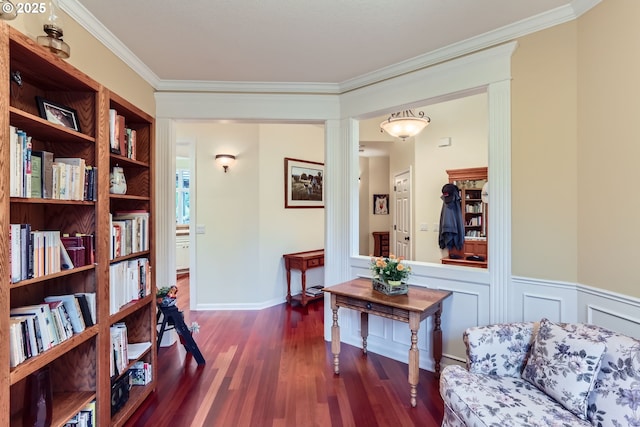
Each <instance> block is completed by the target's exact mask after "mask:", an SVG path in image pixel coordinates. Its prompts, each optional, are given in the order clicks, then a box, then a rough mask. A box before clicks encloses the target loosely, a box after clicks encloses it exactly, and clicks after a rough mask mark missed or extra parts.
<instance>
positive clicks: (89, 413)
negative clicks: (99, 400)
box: [63, 400, 97, 427]
mask: <svg viewBox="0 0 640 427" xmlns="http://www.w3.org/2000/svg"><path fill="white" fill-rule="evenodd" d="M96 425H97V420H96V401H95V400H94V401H92V402H90V403H89V404H87V406H85V407H84V408H82V409H81V410H80V412H78V413H77V414H75V415H74V416H73V417H72V418H71V419H70V420H69V421H67V422H66V424H64V425H63V427H95V426H96Z"/></svg>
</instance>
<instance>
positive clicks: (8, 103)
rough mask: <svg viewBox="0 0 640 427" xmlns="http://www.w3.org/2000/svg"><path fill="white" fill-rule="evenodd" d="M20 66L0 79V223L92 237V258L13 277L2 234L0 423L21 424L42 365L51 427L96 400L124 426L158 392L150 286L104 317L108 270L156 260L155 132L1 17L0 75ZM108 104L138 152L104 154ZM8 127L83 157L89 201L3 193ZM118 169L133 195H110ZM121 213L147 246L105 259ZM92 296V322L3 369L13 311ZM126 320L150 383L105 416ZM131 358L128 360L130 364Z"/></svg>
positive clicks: (39, 146)
mask: <svg viewBox="0 0 640 427" xmlns="http://www.w3.org/2000/svg"><path fill="white" fill-rule="evenodd" d="M14 71H19V72H20V74H21V76H22V86H18V85H17V84H15V83H11V84H10V85H9V84H6V83H5V84H3V85H0V141H2V143H1V144H0V171H1V172H0V227H3V229H4V230H8V229H9V224H16V223H20V224H23V223H28V224H31V225H32V230H59V231H60V232H61V233H68V234H70V235H74V234H76V233H81V234H90V235H93V236H94V241H93V245H94V249H95V262H94V263H91V264H88V265H84V266H81V267H78V268H73V269H70V270H63V271H60V272H56V273H52V274H48V275H44V276H40V277H35V278H27V279H24V280H20V281H17V282H15V283H12V281H11V265H10V263H11V261H10V258H11V257H10V249H11V248H10V240H9V233H6V232H5V233H0V277H3V278H4V279H3V281H1V282H0V284H1V285H0V340H1V342H2V343H4V345H3V346H2V349H1V350H0V369H2V372H0V425H3V426H13V425H21V417H22V411H23V398H24V394H25V382H26V379H27V378H28V377H29V376H30V375H31V374H33V373H35V372H36V371H38V370H39V369H42V368H44V367H48V368H50V373H51V381H52V386H53V387H52V388H53V421H52V425H53V426H61V425H64V424H65V423H66V422H67V421H68V420H69V419H70V418H71V417H73V416H74V415H75V414H76V413H77V412H78V411H80V409H82V408H83V407H84V406H85V405H87V404H88V403H89V402H91V401H92V400H94V399H95V400H96V420H95V421H96V424H97V425H100V426H110V425H113V426H119V425H123V424H124V423H125V422H126V420H127V418H129V417H130V415H131V414H132V413H133V412H134V411H135V409H136V408H137V407H138V406H139V405H140V404H141V403H142V401H143V400H144V399H145V398H146V397H147V396H148V395H149V394H150V393H151V392H152V391H153V390H154V389H155V386H156V382H155V378H157V374H156V369H157V366H156V365H157V363H156V352H155V338H156V329H155V325H156V319H155V298H154V296H155V282H154V280H153V275H151V280H150V282H149V286H148V288H149V293H148V295H146V296H142V297H141V298H139V299H138V300H136V301H132V302H131V303H130V304H126V305H125V306H123V307H122V308H121V309H120V310H118V312H117V313H114V314H112V313H110V306H109V300H110V292H111V291H112V289H110V280H109V273H110V266H111V265H112V264H113V263H117V262H123V261H126V262H130V261H131V260H135V259H136V258H147V259H148V260H149V265H150V266H151V268H153V266H155V248H154V236H153V208H154V200H155V198H154V196H155V195H154V177H153V166H154V161H155V154H154V129H155V121H154V118H153V117H151V116H150V115H148V114H146V113H144V112H143V111H141V110H140V109H138V108H137V107H136V106H135V105H132V104H130V103H129V102H128V101H127V100H126V99H124V98H122V97H120V96H119V95H117V94H115V93H113V92H111V91H109V90H108V89H107V88H105V87H104V86H102V85H100V84H99V83H98V82H96V81H94V80H93V79H91V78H90V77H89V76H87V75H86V74H84V73H82V72H80V71H79V70H77V69H75V68H74V67H73V66H71V65H69V64H68V63H67V62H65V61H63V60H61V59H59V58H58V57H56V56H54V55H53V54H51V53H50V52H48V51H46V50H45V49H43V48H41V47H40V46H38V45H37V44H36V43H35V42H34V41H33V40H31V39H30V38H28V37H26V36H25V35H23V34H21V33H20V32H19V31H17V30H16V29H14V28H12V27H10V26H8V25H7V24H6V23H5V22H1V21H0V75H1V76H3V77H2V78H3V79H4V81H5V82H8V81H9V80H10V75H11V73H12V72H14ZM36 96H38V97H41V98H44V99H47V100H50V101H52V102H54V103H57V104H60V105H63V106H66V107H68V108H70V109H73V110H75V112H76V118H77V121H78V123H79V128H80V131H76V130H73V129H70V128H65V127H64V126H61V125H58V124H54V123H52V122H49V121H48V120H46V119H43V118H42V117H41V116H40V112H39V109H38V105H37V102H36V99H35V98H36ZM112 108H115V109H117V110H118V111H119V112H120V114H122V115H123V116H124V117H125V119H126V122H127V124H128V125H129V126H131V127H132V128H134V129H136V131H137V146H136V149H137V151H136V154H137V155H136V158H135V159H131V158H128V157H127V156H126V155H119V154H113V153H111V151H110V138H109V135H110V131H109V110H110V109H112ZM10 126H14V127H16V128H19V129H21V130H24V131H25V132H27V134H28V135H29V136H30V137H31V138H32V143H33V149H34V150H45V151H49V152H53V153H54V155H55V157H72V158H82V159H84V161H85V163H86V164H87V165H91V166H94V167H96V168H97V171H98V172H97V177H96V179H97V180H98V184H97V197H96V200H57V199H45V198H27V197H16V196H12V197H9V196H10V194H11V193H10V188H11V173H10V167H9V164H10V160H11V151H10V146H11V144H10V141H11V139H10V134H11V131H10ZM115 165H118V166H120V167H123V168H124V170H125V176H126V178H127V183H128V184H129V186H130V187H129V188H130V191H128V192H127V194H125V195H110V194H109V171H110V170H111V168H112V167H113V166H115ZM123 210H144V211H146V212H149V218H150V219H149V222H150V224H149V248H148V249H147V250H144V251H140V252H138V253H133V254H129V255H127V256H124V257H120V258H117V259H114V260H111V259H110V245H111V229H110V223H109V214H110V213H111V212H116V211H123ZM80 292H89V293H95V294H96V324H95V325H93V326H90V327H87V328H86V329H85V330H84V331H83V332H81V333H76V334H74V335H73V336H72V337H70V338H68V339H67V340H65V341H62V342H60V343H59V344H57V345H55V346H53V347H52V348H50V349H48V350H46V351H43V352H41V353H40V354H38V355H36V356H34V357H31V358H28V359H27V360H25V361H24V362H22V363H20V364H18V365H17V366H16V367H14V368H10V349H9V345H8V343H9V342H10V320H9V319H10V317H9V312H10V310H11V309H12V308H14V307H21V306H25V305H30V304H38V303H41V302H42V301H43V300H44V298H45V297H46V296H50V295H61V294H73V293H80ZM115 322H124V323H125V324H126V325H127V331H128V340H129V342H132V343H133V342H147V341H148V342H151V343H152V345H151V346H150V350H149V351H147V352H145V353H144V354H143V355H142V356H141V357H140V358H139V359H137V360H142V361H145V362H148V363H151V365H152V367H153V374H152V377H153V378H154V381H153V382H151V383H150V384H148V385H146V386H133V388H132V390H131V391H130V395H131V397H130V399H129V401H128V402H127V404H126V405H125V407H124V408H122V409H121V410H120V411H119V412H117V413H116V414H115V415H113V416H112V415H111V399H110V394H111V380H112V378H111V375H110V368H109V366H110V357H111V356H110V355H111V353H112V350H111V349H112V346H111V336H110V327H111V326H112V325H113V323H115ZM132 362H133V361H131V363H132Z"/></svg>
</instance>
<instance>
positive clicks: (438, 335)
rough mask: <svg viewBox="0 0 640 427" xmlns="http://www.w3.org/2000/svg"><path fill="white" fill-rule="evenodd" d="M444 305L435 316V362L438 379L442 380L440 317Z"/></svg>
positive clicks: (440, 306)
mask: <svg viewBox="0 0 640 427" xmlns="http://www.w3.org/2000/svg"><path fill="white" fill-rule="evenodd" d="M441 315H442V304H439V307H438V311H436V312H435V314H434V316H433V361H434V363H435V374H436V378H440V360H441V359H442V329H441V328H440V316H441Z"/></svg>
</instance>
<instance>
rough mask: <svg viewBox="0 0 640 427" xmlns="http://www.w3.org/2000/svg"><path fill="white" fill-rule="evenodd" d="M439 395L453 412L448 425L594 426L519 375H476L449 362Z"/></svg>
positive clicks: (444, 423)
mask: <svg viewBox="0 0 640 427" xmlns="http://www.w3.org/2000/svg"><path fill="white" fill-rule="evenodd" d="M440 395H441V396H442V399H443V400H444V404H445V408H447V409H448V410H449V411H450V413H449V414H445V419H444V422H443V425H444V426H447V427H450V426H451V427H458V426H460V425H467V426H476V427H481V426H492V427H493V426H499V427H522V426H529V427H548V426H554V427H576V426H591V424H590V423H589V422H588V421H584V420H581V419H579V418H578V417H576V416H575V415H573V414H572V413H571V412H569V411H567V410H566V409H565V408H564V407H563V406H562V405H560V404H559V403H558V402H556V401H555V400H554V399H552V398H550V397H549V396H547V395H546V394H544V393H543V392H542V391H541V390H539V389H538V388H537V387H535V386H534V385H532V384H530V383H529V382H527V381H525V380H523V379H522V378H519V377H499V376H495V375H482V374H473V373H471V372H469V371H467V370H466V369H464V368H463V367H461V366H458V365H449V366H446V367H445V368H444V369H443V370H442V373H441V376H440ZM454 415H455V416H454ZM461 422H462V423H463V424H461Z"/></svg>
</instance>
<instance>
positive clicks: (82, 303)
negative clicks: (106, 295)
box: [9, 293, 96, 368]
mask: <svg viewBox="0 0 640 427" xmlns="http://www.w3.org/2000/svg"><path fill="white" fill-rule="evenodd" d="M10 316H11V317H10V322H9V349H10V365H11V367H12V368H14V367H16V366H18V365H19V364H20V363H22V362H24V361H25V360H27V359H30V358H32V357H35V356H37V355H39V354H40V353H42V352H44V351H47V350H49V349H51V348H52V347H54V346H56V345H58V344H60V343H62V342H64V341H66V340H67V339H69V338H71V337H72V336H73V334H78V333H81V332H82V331H84V330H85V329H86V328H87V327H90V326H93V325H94V324H95V323H96V297H95V293H77V294H69V295H51V296H47V297H46V298H45V299H44V302H43V303H41V304H33V305H27V306H22V307H14V308H12V309H11V311H10Z"/></svg>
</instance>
